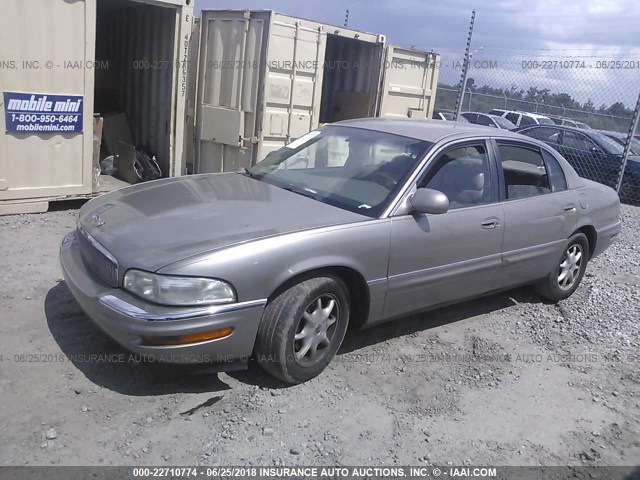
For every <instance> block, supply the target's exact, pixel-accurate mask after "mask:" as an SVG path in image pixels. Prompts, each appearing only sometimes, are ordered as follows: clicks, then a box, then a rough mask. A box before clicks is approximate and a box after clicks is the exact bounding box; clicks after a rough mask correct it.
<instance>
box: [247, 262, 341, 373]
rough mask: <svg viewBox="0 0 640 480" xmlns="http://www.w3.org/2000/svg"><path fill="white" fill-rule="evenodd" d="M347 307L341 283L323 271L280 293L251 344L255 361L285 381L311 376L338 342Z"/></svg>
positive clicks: (266, 309) (334, 351)
mask: <svg viewBox="0 0 640 480" xmlns="http://www.w3.org/2000/svg"><path fill="white" fill-rule="evenodd" d="M349 310H350V299H349V293H348V289H347V287H346V286H345V284H344V282H343V281H342V280H340V279H339V278H337V277H334V276H332V275H329V274H326V275H322V276H318V277H314V278H309V279H307V280H303V281H301V282H300V283H298V284H296V285H294V286H292V287H290V288H289V289H287V290H285V291H283V292H281V293H280V294H278V295H277V296H276V297H275V298H274V299H273V300H272V301H270V302H269V303H268V304H267V306H266V308H265V311H264V314H263V315H262V320H261V322H260V326H259V328H258V335H257V338H256V345H255V349H254V355H255V358H256V360H257V362H258V365H260V366H261V367H262V368H263V369H264V370H265V371H266V372H268V373H270V374H271V375H273V376H274V377H276V378H279V379H280V380H282V381H284V382H286V383H289V384H297V383H302V382H305V381H307V380H310V379H312V378H314V377H316V376H317V375H319V374H320V373H321V372H322V371H323V370H324V369H325V368H326V366H327V365H328V364H329V362H331V360H332V359H333V357H334V356H335V354H336V352H337V351H338V348H340V345H341V344H342V340H343V339H344V335H345V333H346V331H347V326H348V324H349ZM327 342H328V343H327Z"/></svg>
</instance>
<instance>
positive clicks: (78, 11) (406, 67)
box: [0, 0, 439, 214]
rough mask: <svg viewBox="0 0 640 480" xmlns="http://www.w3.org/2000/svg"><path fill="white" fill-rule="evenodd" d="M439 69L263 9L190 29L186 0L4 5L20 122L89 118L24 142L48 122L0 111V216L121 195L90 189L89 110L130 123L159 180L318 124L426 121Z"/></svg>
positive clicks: (5, 48)
mask: <svg viewBox="0 0 640 480" xmlns="http://www.w3.org/2000/svg"><path fill="white" fill-rule="evenodd" d="M438 64H439V56H438V55H437V54H434V53H429V52H420V51H415V50H408V49H402V48H398V47H393V46H390V45H387V44H386V41H385V37H384V35H380V34H371V33H366V32H359V31H355V30H350V29H347V28H342V27H336V26H331V25H327V24H323V23H318V22H314V21H311V20H305V19H301V18H296V17H291V16H287V15H282V14H279V13H276V12H273V11H268V10H255V11H248V10H205V11H203V12H202V16H201V19H196V20H195V21H194V18H193V5H192V0H84V1H82V0H78V1H68V0H29V2H25V1H24V0H3V2H2V5H0V91H2V92H3V93H5V94H7V95H9V97H5V98H8V99H9V102H11V103H12V105H13V106H14V107H15V106H16V105H19V103H16V100H15V98H18V97H19V98H22V99H27V100H26V102H27V103H26V104H25V106H26V108H27V110H26V111H33V108H32V107H33V106H34V105H35V103H34V102H35V101H36V100H41V101H42V102H44V101H45V100H46V99H54V100H61V102H62V103H63V102H64V99H65V98H66V99H67V100H69V102H72V101H80V102H81V103H82V106H83V108H82V113H83V115H82V123H81V126H78V127H77V128H76V131H73V132H71V131H68V132H42V131H41V132H33V131H31V132H25V131H16V128H17V127H16V125H15V124H16V123H19V122H20V121H21V119H22V120H24V119H25V118H26V120H29V121H30V120H34V121H35V123H38V122H42V121H43V120H42V117H40V118H39V119H36V118H35V117H34V118H31V117H30V116H27V117H24V115H23V116H20V115H19V112H17V111H16V112H14V111H12V110H7V105H5V103H6V102H1V103H0V214H3V213H15V212H27V211H30V212H34V211H45V210H46V209H47V208H48V202H49V201H52V200H61V199H70V198H87V197H90V196H93V195H97V194H100V193H103V192H104V191H108V190H111V189H114V188H119V187H121V186H125V185H127V183H126V182H123V181H122V180H119V179H117V178H114V177H110V176H105V175H101V176H100V177H99V183H98V185H97V186H95V185H94V184H93V182H92V164H93V115H94V113H95V114H100V115H101V116H107V117H109V114H110V112H121V113H124V114H125V115H126V119H127V123H128V127H129V130H130V132H128V133H129V134H130V135H129V136H130V138H131V142H132V143H133V144H134V145H135V146H136V147H143V148H144V149H145V150H147V151H149V152H151V153H153V154H154V155H155V156H156V158H157V160H158V163H159V165H160V168H161V170H162V173H163V175H164V176H175V175H181V174H183V173H186V172H187V171H189V172H198V173H201V172H221V171H234V170H239V169H241V168H243V167H248V166H251V165H252V164H254V163H255V162H256V161H258V160H259V159H260V158H262V157H263V156H264V155H266V154H267V153H268V152H270V151H272V150H275V149H278V148H280V147H281V146H283V145H285V144H287V143H289V142H291V141H293V140H295V139H296V138H298V137H299V136H301V135H302V134H304V133H306V132H308V131H309V130H312V129H314V128H317V127H318V126H319V125H321V124H324V123H330V122H335V121H338V120H343V119H347V118H355V117H364V116H382V117H389V118H407V117H409V118H431V115H432V112H433V106H434V101H435V91H436V85H437V81H438V68H437V66H438ZM31 95H33V97H32V96H31ZM45 97H46V99H45ZM0 100H1V99H0ZM29 100H33V102H32V103H34V105H30V106H29V105H27V104H28V103H29ZM53 104H54V105H56V102H55V101H54V102H53ZM38 105H41V104H38ZM38 108H39V107H38ZM36 110H38V109H37V108H36ZM16 113H18V116H16V115H15V114H16ZM48 118H49V117H48V116H46V117H45V120H47V119H48ZM56 118H60V117H56ZM65 118H69V119H71V118H75V117H74V116H70V117H65ZM65 118H63V120H64V119H65ZM6 120H7V121H6ZM45 123H46V122H45ZM103 140H104V139H103ZM103 144H104V141H103Z"/></svg>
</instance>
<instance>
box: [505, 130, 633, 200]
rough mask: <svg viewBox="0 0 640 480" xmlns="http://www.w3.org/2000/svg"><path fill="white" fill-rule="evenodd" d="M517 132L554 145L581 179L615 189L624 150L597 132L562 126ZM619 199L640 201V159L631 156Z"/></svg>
mask: <svg viewBox="0 0 640 480" xmlns="http://www.w3.org/2000/svg"><path fill="white" fill-rule="evenodd" d="M517 132H518V133H521V134H523V135H526V136H528V137H532V138H535V139H537V140H542V141H543V142H545V143H547V144H549V145H551V146H552V147H553V148H555V149H556V150H557V151H558V152H560V154H561V155H562V156H563V157H564V158H566V159H567V161H568V162H569V163H570V164H571V165H572V166H573V168H575V169H576V171H577V172H578V174H579V175H580V176H581V177H584V178H588V179H590V180H595V181H596V182H600V183H603V184H605V185H608V186H610V187H615V186H616V183H617V181H618V177H619V175H620V167H621V162H622V153H623V147H622V145H620V143H618V142H616V141H615V140H612V139H611V138H609V137H608V136H607V135H604V134H603V133H600V132H598V131H596V130H593V129H590V130H582V129H579V128H574V127H563V126H560V125H555V126H547V125H537V126H532V127H524V128H521V129H518V130H517ZM619 194H620V198H622V199H623V200H626V201H628V202H630V203H636V202H637V201H640V157H638V156H637V155H629V157H628V161H627V167H626V170H625V174H624V177H623V182H622V185H621V188H620V192H619Z"/></svg>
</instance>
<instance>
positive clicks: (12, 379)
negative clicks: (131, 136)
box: [0, 207, 640, 465]
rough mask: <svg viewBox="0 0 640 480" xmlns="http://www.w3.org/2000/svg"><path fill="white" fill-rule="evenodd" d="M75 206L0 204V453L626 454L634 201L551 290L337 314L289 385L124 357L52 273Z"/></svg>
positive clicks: (545, 460)
mask: <svg viewBox="0 0 640 480" xmlns="http://www.w3.org/2000/svg"><path fill="white" fill-rule="evenodd" d="M76 213H77V211H76V210H63V211H57V212H49V213H46V214H42V215H21V216H14V217H2V218H0V257H1V258H2V259H3V262H2V263H3V265H2V267H0V272H1V273H2V275H1V277H0V359H1V360H2V361H1V362H0V395H1V399H2V407H1V408H0V444H1V445H2V448H0V464H2V465H24V464H31V465H49V464H62V465H66V464H70V465H108V464H122V463H124V464H127V465H137V464H230V465H238V464H253V465H274V464H275V465H281V464H287V465H291V464H306V465H312V464H346V465H359V464H360V465H369V464H377V465H379V464H405V465H406V464H411V465H416V464H423V465H424V464H429V463H431V464H437V465H446V464H448V463H450V462H451V463H453V464H456V465H459V464H473V465H487V464H493V465H539V464H543V465H566V464H570V465H581V464H591V465H638V464H640V435H639V434H638V433H639V432H640V389H639V388H638V387H639V385H640V373H639V367H640V353H639V352H640V348H639V347H640V340H639V337H638V327H639V325H640V319H639V317H640V289H639V286H640V241H639V240H640V208H633V207H624V217H625V224H624V227H623V232H622V234H621V237H620V239H619V241H618V243H617V244H616V245H615V246H614V247H612V248H611V249H609V250H608V252H606V254H604V255H603V256H601V257H599V258H597V259H595V260H594V261H593V263H591V264H590V265H589V267H588V269H587V276H586V277H585V279H584V282H583V284H582V285H581V287H580V288H579V290H578V291H577V292H576V294H575V295H574V296H573V297H572V298H570V299H569V300H567V301H565V302H563V303H561V304H560V305H547V304H544V303H542V302H541V300H540V298H539V297H538V296H536V295H535V294H534V293H532V292H531V291H530V290H528V289H521V290H516V291H512V292H508V293H505V294H500V295H496V296H492V297H488V298H485V299H482V300H477V301H474V302H469V303H465V304H463V305H460V306H456V307H452V308H447V309H443V310H439V311H436V312H432V313H429V314H427V315H421V316H419V317H413V318H407V319H406V320H403V321H400V322H396V323H393V324H389V325H386V326H382V327H378V328H375V329H372V330H369V331H366V332H360V333H358V332H355V333H354V332H352V333H351V334H349V336H348V337H347V340H346V341H345V344H344V345H343V347H342V349H341V351H340V353H339V354H338V356H337V357H336V359H335V360H334V362H333V363H332V364H331V365H330V367H329V369H328V371H326V372H325V373H324V374H323V375H321V376H320V377H319V378H316V379H314V380H313V381H311V382H309V383H307V384H304V385H300V386H296V387H290V388H285V387H283V386H282V385H279V384H277V383H276V382H275V381H272V380H271V379H270V378H269V377H267V376H266V375H265V374H263V373H262V372H261V371H260V370H259V369H257V368H254V369H252V370H249V371H246V372H236V373H231V374H215V373H211V372H198V371H195V370H194V369H193V368H183V367H173V366H162V365H157V364H147V363H140V362H137V361H136V359H135V358H131V357H129V355H128V354H127V353H126V352H125V351H124V350H122V349H121V348H120V347H118V346H117V345H115V344H114V343H113V342H111V341H110V340H109V339H108V338H107V337H105V336H104V335H103V334H102V333H101V332H100V331H99V330H98V329H97V328H96V327H94V326H93V325H92V324H91V323H90V321H89V320H88V319H87V318H86V317H85V315H84V314H83V313H82V311H81V310H80V308H79V307H78V305H77V304H76V303H75V302H74V300H73V299H72V297H71V295H70V293H69V291H68V289H67V287H66V286H65V284H64V282H63V281H62V279H61V272H60V267H59V265H58V257H57V255H58V245H59V243H60V241H61V239H62V236H63V234H64V233H66V232H67V231H69V230H71V229H72V228H73V227H74V225H75V217H76ZM91 354H98V355H100V357H93V358H92V357H91ZM68 356H72V358H73V361H70V360H68Z"/></svg>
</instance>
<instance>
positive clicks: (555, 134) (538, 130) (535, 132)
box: [522, 127, 560, 143]
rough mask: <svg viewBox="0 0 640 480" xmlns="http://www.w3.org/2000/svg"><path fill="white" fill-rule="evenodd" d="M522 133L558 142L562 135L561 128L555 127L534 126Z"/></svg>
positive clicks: (544, 140) (546, 140)
mask: <svg viewBox="0 0 640 480" xmlns="http://www.w3.org/2000/svg"><path fill="white" fill-rule="evenodd" d="M522 133H524V134H525V135H526V136H528V137H532V138H535V139H537V140H542V141H543V142H547V143H558V138H559V137H560V130H558V129H557V128H553V127H533V128H530V129H529V130H526V131H524V132H522Z"/></svg>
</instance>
